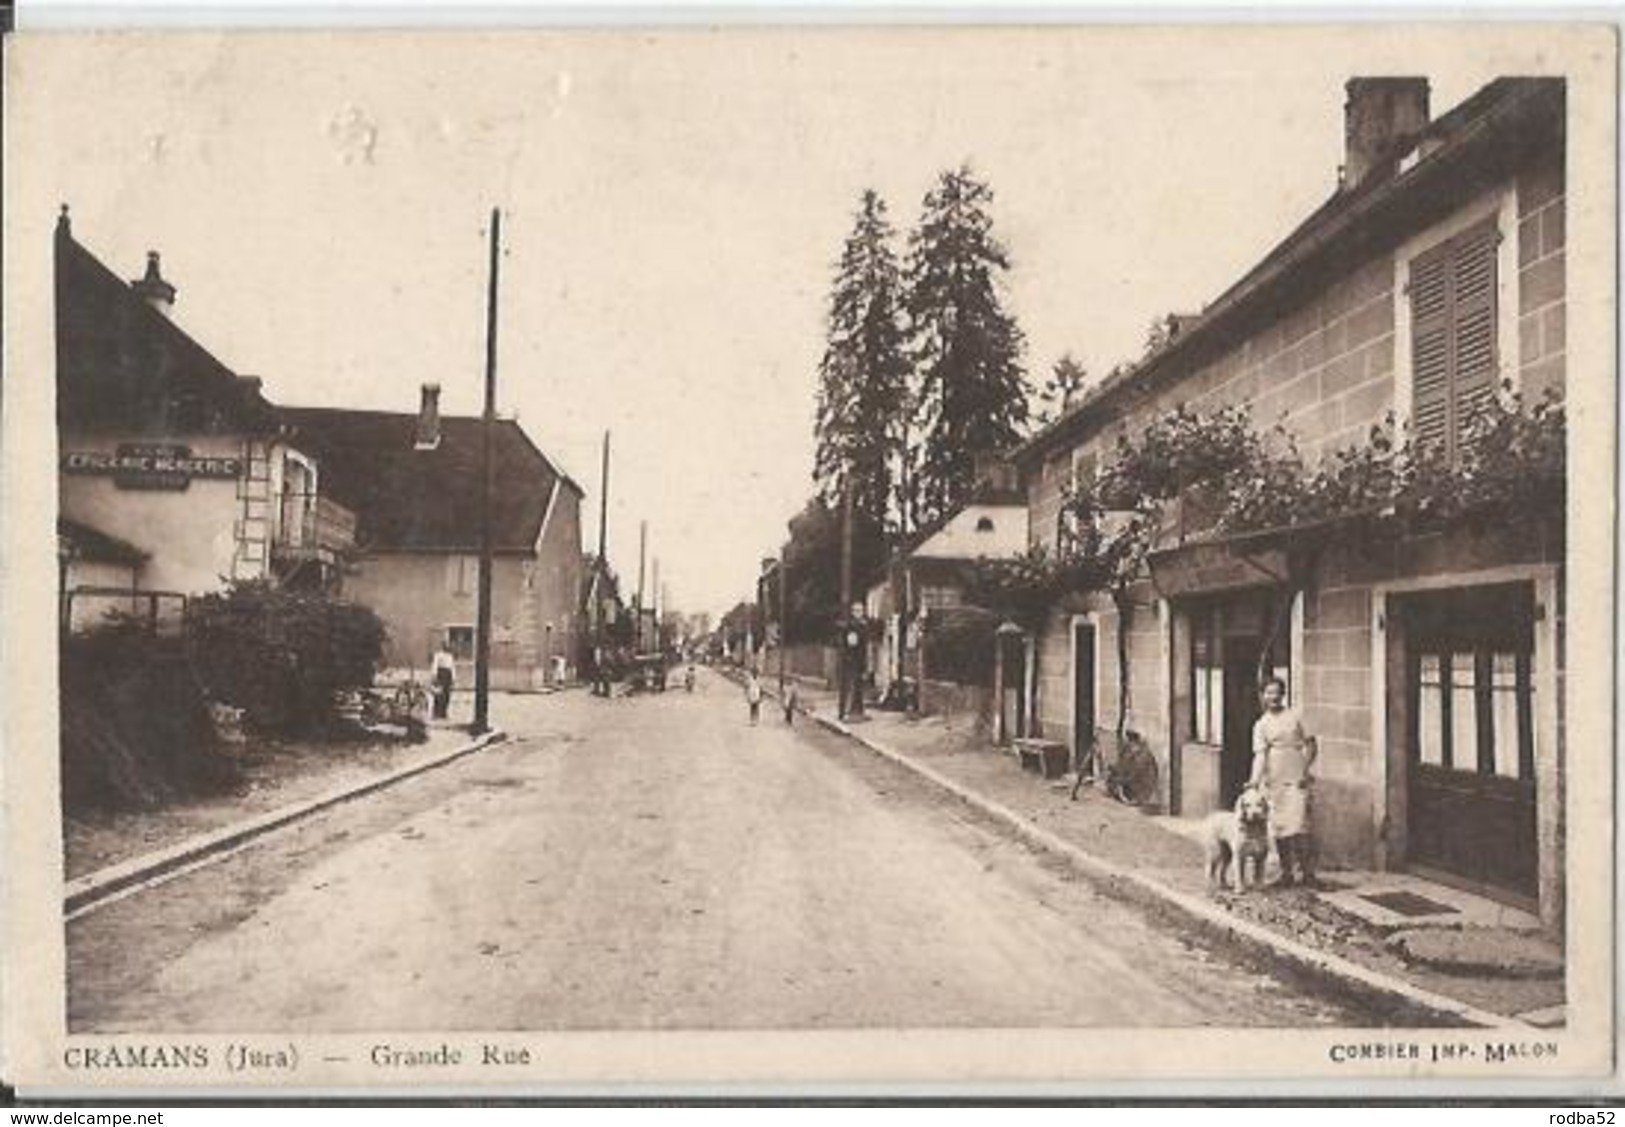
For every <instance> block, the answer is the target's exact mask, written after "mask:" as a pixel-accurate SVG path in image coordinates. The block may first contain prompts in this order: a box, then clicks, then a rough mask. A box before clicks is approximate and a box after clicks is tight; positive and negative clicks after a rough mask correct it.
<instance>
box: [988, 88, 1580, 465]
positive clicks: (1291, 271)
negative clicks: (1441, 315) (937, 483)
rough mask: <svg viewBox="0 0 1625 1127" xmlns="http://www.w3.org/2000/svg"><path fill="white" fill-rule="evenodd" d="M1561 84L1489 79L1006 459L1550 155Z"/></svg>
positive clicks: (1087, 423) (1039, 448) (1161, 379)
mask: <svg viewBox="0 0 1625 1127" xmlns="http://www.w3.org/2000/svg"><path fill="white" fill-rule="evenodd" d="M1565 103H1566V84H1565V81H1564V80H1563V79H1561V78H1498V79H1496V80H1495V81H1494V82H1491V83H1490V84H1489V85H1487V86H1485V87H1484V88H1483V89H1481V90H1479V91H1478V92H1477V93H1476V94H1474V95H1473V96H1472V97H1470V98H1468V99H1467V100H1466V101H1464V102H1462V103H1461V104H1460V105H1458V106H1456V107H1455V108H1454V109H1452V110H1451V111H1449V112H1448V113H1446V114H1444V115H1443V116H1441V117H1439V118H1437V119H1435V120H1434V121H1433V122H1431V123H1430V124H1429V125H1428V126H1427V128H1426V129H1424V130H1423V131H1422V132H1421V133H1420V134H1418V135H1417V136H1416V137H1415V138H1414V139H1413V140H1412V142H1411V143H1410V144H1409V145H1408V146H1407V147H1405V148H1403V149H1400V150H1397V151H1395V152H1393V153H1390V154H1389V156H1388V157H1387V158H1386V160H1385V162H1384V166H1383V167H1382V168H1380V169H1375V170H1373V171H1372V172H1371V173H1369V174H1368V175H1367V176H1366V177H1365V178H1364V179H1363V180H1361V181H1360V182H1359V183H1358V184H1357V185H1355V186H1354V187H1352V188H1344V187H1341V186H1340V187H1339V188H1338V189H1337V190H1336V191H1334V192H1333V193H1332V195H1331V196H1330V197H1329V198H1328V199H1327V200H1326V201H1325V202H1324V203H1322V204H1321V205H1320V206H1319V207H1318V208H1316V209H1315V210H1314V211H1313V212H1311V213H1310V214H1309V216H1308V217H1307V218H1306V219H1304V220H1303V221H1302V222H1301V223H1299V224H1298V226H1297V227H1295V228H1294V229H1293V230H1292V231H1291V232H1290V233H1289V234H1288V235H1287V236H1286V237H1285V238H1284V239H1282V240H1281V241H1280V242H1279V243H1277V244H1276V246H1275V247H1274V249H1272V250H1271V251H1270V252H1269V253H1268V254H1267V255H1265V256H1264V259H1263V260H1262V261H1261V262H1259V264H1258V265H1257V266H1254V267H1253V268H1252V269H1251V270H1249V271H1248V272H1247V273H1246V274H1244V275H1242V277H1241V278H1240V279H1238V280H1237V281H1236V282H1235V283H1233V284H1232V285H1231V286H1230V287H1229V288H1228V289H1226V290H1225V291H1224V292H1223V293H1221V294H1220V295H1219V296H1218V297H1217V298H1215V299H1214V300H1213V302H1212V303H1211V304H1210V305H1208V307H1207V308H1206V309H1204V310H1203V311H1202V313H1201V314H1200V315H1198V316H1196V317H1194V318H1182V319H1181V323H1180V331H1179V332H1178V333H1176V334H1175V335H1174V337H1173V338H1172V340H1171V341H1170V342H1169V343H1168V345H1167V346H1166V347H1164V348H1162V349H1161V350H1159V351H1157V352H1155V353H1153V354H1152V355H1150V356H1148V357H1146V358H1145V359H1144V360H1142V361H1140V362H1139V363H1137V364H1132V365H1130V366H1128V367H1125V368H1122V369H1120V370H1118V371H1116V372H1114V373H1113V374H1112V375H1109V376H1107V377H1106V378H1105V379H1104V380H1102V381H1101V382H1100V383H1098V384H1095V385H1094V386H1093V387H1092V388H1090V389H1089V390H1088V391H1086V392H1085V393H1084V394H1083V395H1082V396H1081V397H1080V398H1079V399H1078V401H1077V402H1076V403H1075V404H1073V406H1072V407H1071V408H1070V409H1069V410H1067V411H1066V412H1065V413H1064V414H1062V415H1061V417H1060V418H1058V419H1056V420H1055V421H1054V422H1052V423H1050V424H1049V425H1048V426H1046V427H1044V428H1043V429H1041V430H1039V431H1038V433H1036V434H1034V435H1033V436H1032V437H1030V438H1028V439H1027V441H1026V442H1024V443H1023V444H1022V445H1021V446H1020V447H1018V448H1017V449H1016V451H1015V452H1014V454H1013V455H1012V457H1013V458H1014V459H1015V460H1016V461H1017V462H1018V464H1021V465H1022V466H1024V467H1030V466H1031V465H1032V464H1033V463H1034V462H1035V461H1036V460H1037V459H1040V458H1042V457H1044V456H1045V455H1046V454H1048V453H1049V452H1050V451H1052V450H1055V449H1056V448H1058V447H1062V446H1065V445H1067V444H1068V443H1069V442H1072V441H1075V440H1076V439H1077V438H1079V437H1081V436H1082V435H1083V434H1084V433H1086V432H1087V431H1088V430H1089V429H1091V427H1092V426H1094V425H1096V424H1097V423H1098V422H1099V421H1101V420H1102V418H1103V416H1105V415H1107V414H1109V413H1110V412H1111V411H1112V410H1113V409H1114V408H1115V407H1117V406H1118V405H1119V404H1122V403H1123V402H1124V401H1125V400H1129V399H1132V398H1133V397H1134V396H1136V395H1138V394H1144V393H1150V392H1151V391H1153V390H1154V389H1155V388H1157V387H1160V386H1162V385H1164V384H1166V383H1168V382H1171V381H1173V380H1177V379H1178V378H1179V377H1180V376H1182V375H1185V374H1187V373H1189V372H1191V371H1193V370H1194V369H1195V368H1196V367H1197V366H1199V365H1201V364H1203V363H1205V362H1206V361H1207V360H1209V359H1211V358H1213V357H1214V356H1217V355H1219V354H1221V353H1222V352H1223V350H1224V349H1226V348H1230V347H1234V346H1235V345H1237V344H1239V343H1240V342H1241V341H1243V340H1245V339H1246V337H1247V335H1248V334H1249V333H1251V332H1253V331H1255V330H1256V329H1257V327H1258V326H1259V325H1260V324H1261V323H1263V322H1267V321H1268V320H1269V319H1271V318H1274V317H1279V316H1281V315H1282V314H1283V312H1284V311H1285V310H1286V309H1288V308H1290V307H1292V306H1293V305H1294V304H1295V303H1296V302H1299V301H1301V300H1303V299H1304V298H1305V297H1306V296H1309V295H1310V294H1312V293H1314V292H1316V290H1317V287H1319V286H1321V285H1324V284H1325V283H1326V281H1328V280H1329V279H1330V278H1331V277H1332V276H1333V275H1335V274H1336V273H1337V272H1338V271H1339V270H1340V269H1341V268H1343V267H1346V266H1347V265H1349V264H1350V263H1351V262H1352V261H1354V260H1356V259H1358V260H1364V259H1365V258H1366V257H1369V256H1371V255H1375V254H1378V253H1381V252H1382V251H1383V250H1385V249H1388V248H1390V247H1392V246H1395V245H1397V244H1398V243H1400V242H1402V241H1403V240H1404V239H1405V238H1406V237H1408V236H1409V235H1410V234H1412V233H1413V232H1415V231H1419V230H1423V229H1425V228H1426V227H1427V226H1429V225H1430V224H1432V223H1434V222H1436V221H1437V220H1438V219H1440V218H1442V217H1443V216H1444V215H1446V214H1448V213H1449V212H1450V211H1451V210H1452V209H1453V208H1456V207H1459V206H1460V205H1461V204H1462V203H1464V202H1465V201H1466V199H1468V198H1470V197H1471V196H1472V195H1474V194H1476V193H1478V192H1479V191H1481V190H1482V189H1483V188H1484V187H1485V186H1486V185H1488V184H1490V183H1493V182H1495V181H1497V180H1501V179H1504V178H1506V177H1507V176H1509V175H1512V174H1513V173H1514V172H1516V171H1517V170H1518V169H1520V168H1522V167H1524V166H1526V165H1527V164H1528V163H1529V162H1530V161H1531V160H1533V159H1535V158H1536V157H1538V156H1540V155H1541V154H1542V153H1547V152H1550V151H1551V149H1552V147H1553V146H1554V145H1561V143H1562V139H1563V135H1564V134H1563V131H1564V109H1565Z"/></svg>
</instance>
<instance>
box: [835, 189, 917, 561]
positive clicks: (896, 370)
mask: <svg viewBox="0 0 1625 1127" xmlns="http://www.w3.org/2000/svg"><path fill="white" fill-rule="evenodd" d="M895 238H896V236H895V232H894V231H893V229H892V226H891V224H890V222H889V221H888V220H887V218H886V205H885V202H884V201H883V200H881V198H880V197H879V196H878V195H877V194H876V193H875V192H874V191H872V190H871V191H865V192H864V193H863V197H862V200H861V202H860V204H859V207H858V213H857V216H856V218H855V220H854V225H853V228H852V233H851V234H850V235H848V236H847V240H846V245H845V248H844V249H843V251H842V253H841V261H840V266H839V267H838V269H837V271H836V275H835V283H834V286H833V289H832V292H831V294H830V310H829V325H828V340H827V343H826V345H825V348H824V356H823V359H822V360H821V361H820V362H819V365H818V375H819V388H818V413H817V420H816V423H815V434H816V436H817V442H818V446H817V453H816V456H815V461H814V466H813V477H814V480H815V481H817V483H818V485H819V489H820V493H821V496H822V497H823V500H824V502H825V503H826V504H827V505H831V506H833V505H837V504H839V503H840V496H841V489H842V487H843V483H844V482H845V481H846V480H847V479H848V477H850V481H851V489H852V503H853V507H854V508H855V509H856V510H857V511H858V512H860V513H862V514H863V515H864V517H865V518H866V520H865V524H866V526H869V527H874V528H880V529H887V528H892V529H895V528H896V527H897V526H898V524H899V523H900V513H899V510H897V509H894V501H895V500H896V495H897V492H898V488H899V483H898V478H899V476H900V471H901V469H902V458H903V448H904V423H905V419H904V416H905V412H906V409H907V404H908V379H909V363H908V356H907V354H906V350H905V339H904V334H903V324H902V311H901V301H902V295H901V288H902V279H901V273H900V270H899V268H898V265H897V259H896V255H895V254H894V253H893V250H892V244H893V242H894V240H895Z"/></svg>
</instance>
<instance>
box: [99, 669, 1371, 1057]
mask: <svg viewBox="0 0 1625 1127" xmlns="http://www.w3.org/2000/svg"><path fill="white" fill-rule="evenodd" d="M495 716H496V718H497V720H498V721H499V722H500V723H501V724H502V725H503V726H504V727H505V728H507V729H508V730H509V731H510V732H512V733H514V738H513V739H512V740H511V741H510V742H509V743H507V744H504V745H500V746H499V747H496V748H493V749H491V750H489V751H487V752H483V753H481V754H479V755H476V756H472V757H470V758H468V759H466V760H463V761H462V762H460V763H458V764H456V765H454V766H451V767H448V768H445V769H443V770H441V771H437V772H434V773H431V774H430V775H427V776H424V777H422V778H419V779H416V780H413V781H410V782H407V783H404V784H402V785H400V786H398V787H395V788H393V789H390V790H388V791H384V792H381V793H379V794H377V795H374V796H372V797H370V798H368V799H365V800H363V801H359V802H356V803H353V804H350V805H348V806H344V807H340V808H338V809H335V810H333V811H331V812H330V813H328V814H325V815H322V816H320V817H318V818H315V819H313V820H311V821H310V822H307V823H304V824H302V825H301V826H300V827H298V828H297V829H294V830H291V831H286V832H283V833H281V834H278V835H274V836H272V837H270V838H267V839H265V840H264V841H262V842H260V843H258V844H257V845H255V846H254V847H252V848H250V849H249V850H247V851H245V852H243V853H241V854H238V855H236V856H234V857H231V858H229V859H227V860H225V861H222V862H221V863H219V864H217V865H213V866H211V867H208V868H205V869H202V870H199V871H197V872H194V873H192V874H189V875H187V876H184V877H181V878H179V879H177V880H174V881H172V882H170V883H168V884H165V885H162V886H159V887H157V888H154V889H152V890H149V891H147V892H144V893H142V894H140V895H138V896H134V897H131V898H129V899H126V900H123V901H120V902H117V903H114V904H111V905H109V906H107V907H105V908H103V909H101V910H99V911H97V912H95V913H93V914H91V915H88V916H86V917H84V918H83V919H80V920H76V921H75V922H73V923H72V924H70V925H68V929H69V930H68V938H69V964H70V972H69V973H70V982H69V986H70V991H69V993H70V1005H69V1011H70V1015H69V1019H70V1026H71V1028H72V1029H73V1030H74V1031H75V1032H87V1031H133V1030H139V1029H150V1028H155V1027H160V1028H163V1029H165V1030H182V1029H185V1030H195V1031H215V1032H228V1031H242V1030H250V1029H251V1030H255V1031H262V1032H269V1031H278V1030H298V1031H307V1032H321V1031H332V1032H337V1031H362V1030H412V1029H470V1030H473V1029H479V1030H500V1029H629V1028H630V1029H636V1028H662V1029H682V1028H807V1027H866V1026H868V1027H873V1026H890V1025H908V1026H1029V1025H1074V1026H1189V1025H1201V1024H1222V1025H1255V1026H1298V1025H1329V1024H1340V1025H1350V1024H1366V1023H1369V1022H1370V1021H1371V1020H1372V1018H1371V1017H1370V1015H1367V1014H1364V1013H1362V1012H1360V1011H1358V1010H1357V1009H1353V1008H1350V1007H1349V1006H1347V1005H1344V1004H1340V1003H1336V1002H1332V1001H1327V1000H1325V999H1321V998H1317V997H1315V996H1314V995H1312V994H1309V993H1306V992H1304V991H1302V990H1300V989H1298V988H1296V987H1293V986H1291V985H1288V984H1286V983H1283V982H1279V981H1277V980H1276V979H1274V978H1273V977H1271V976H1270V975H1269V974H1267V973H1264V972H1261V971H1259V970H1255V969H1249V968H1247V967H1245V966H1243V965H1242V964H1240V963H1239V962H1237V961H1236V960H1235V959H1233V958H1232V957H1231V956H1230V955H1229V954H1228V953H1226V952H1223V951H1215V950H1212V949H1208V948H1204V947H1202V946H1199V945H1193V944H1192V943H1190V942H1187V941H1185V940H1184V939H1182V938H1181V937H1180V936H1178V935H1176V934H1173V933H1171V932H1169V931H1168V930H1167V928H1166V925H1163V926H1158V925H1156V924H1153V923H1152V922H1151V921H1149V920H1147V919H1146V918H1145V917H1144V916H1142V915H1141V914H1140V913H1139V912H1137V911H1136V910H1134V909H1132V908H1130V907H1127V906H1124V905H1121V904H1119V903H1117V902H1115V901H1113V900H1111V899H1109V898H1106V897H1104V896H1102V895H1100V894H1098V893H1097V892H1095V891H1094V890H1093V889H1092V888H1091V886H1090V885H1089V884H1087V883H1086V882H1084V881H1082V880H1080V879H1078V878H1076V877H1075V876H1073V875H1072V874H1071V873H1069V872H1068V871H1067V870H1066V868H1065V866H1064V865H1061V864H1059V863H1057V862H1054V861H1052V860H1049V859H1046V858H1043V857H1040V856H1038V855H1035V854H1034V853H1032V852H1031V851H1029V850H1028V849H1027V848H1026V847H1025V846H1023V845H1021V844H1019V843H1018V842H1015V841H1013V840H1011V839H1010V838H1009V837H1008V836H1007V835H1006V834H1004V833H1002V832H1001V831H1000V830H999V829H998V828H997V827H995V826H992V825H990V824H988V823H986V822H985V821H984V820H982V819H981V818H980V817H979V816H978V815H976V814H975V813H974V812H972V811H971V810H970V809H969V808H967V807H965V806H963V805H962V804H960V803H958V802H957V801H955V800H952V799H950V798H947V797H945V796H944V795H942V794H941V793H940V792H937V791H935V790H934V789H932V788H931V787H929V786H928V785H927V784H924V783H922V782H920V781H918V780H916V779H915V778H913V777H912V776H910V775H908V774H907V773H905V772H903V771H901V770H900V769H898V768H896V767H893V766H891V765H888V764H886V763H883V762H881V761H879V760H877V759H876V758H874V757H873V756H872V755H870V754H869V753H868V752H866V751H864V750H862V749H861V748H858V747H856V746H854V745H853V744H851V743H850V742H847V741H844V740H842V739H840V738H838V737H835V736H832V735H829V734H827V733H824V732H822V731H819V730H816V729H813V728H812V727H811V726H810V725H807V724H805V722H803V723H801V724H798V726H796V727H795V728H794V729H793V730H792V729H787V728H786V727H785V726H784V725H783V722H782V720H781V719H780V718H779V716H778V714H777V713H775V712H773V711H772V709H771V702H769V705H768V707H766V708H764V710H763V719H762V724H761V726H760V727H755V728H752V727H750V726H748V725H747V723H746V713H745V705H744V701H743V699H742V695H741V694H740V693H739V691H738V690H737V689H736V688H735V687H734V686H732V685H731V684H729V683H727V682H725V681H723V680H722V679H721V678H719V677H715V676H713V675H708V674H702V678H701V683H700V687H699V689H698V690H697V691H696V692H694V693H693V694H687V693H683V692H681V691H674V692H669V693H666V694H664V695H659V696H647V697H635V698H629V699H624V700H616V701H604V700H599V699H596V698H593V697H590V696H588V695H587V694H585V693H583V692H572V693H565V694H558V695H554V696H550V697H539V698H537V697H505V698H499V700H498V701H497V707H496V709H495Z"/></svg>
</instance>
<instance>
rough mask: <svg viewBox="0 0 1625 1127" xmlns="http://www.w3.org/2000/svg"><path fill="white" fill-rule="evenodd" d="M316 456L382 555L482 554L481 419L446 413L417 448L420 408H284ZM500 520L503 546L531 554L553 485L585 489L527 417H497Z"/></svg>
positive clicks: (328, 490) (364, 536) (360, 534)
mask: <svg viewBox="0 0 1625 1127" xmlns="http://www.w3.org/2000/svg"><path fill="white" fill-rule="evenodd" d="M278 414H279V416H280V417H281V419H282V420H283V421H284V422H285V423H287V424H288V425H289V426H291V427H293V428H294V431H295V434H294V441H296V442H297V443H298V444H299V446H300V448H301V449H304V450H308V451H309V452H310V453H311V454H313V455H314V456H315V457H316V459H317V463H318V467H319V468H318V471H317V474H318V481H319V483H320V486H319V487H320V489H321V491H322V492H323V493H324V494H327V495H329V496H331V497H332V498H333V499H334V500H335V501H338V502H339V503H340V504H342V505H345V506H346V507H348V508H350V509H352V510H353V511H354V512H355V514H356V519H357V522H358V523H357V530H356V539H357V543H358V545H359V546H360V547H362V548H364V549H367V550H372V551H430V552H433V551H465V552H471V551H478V550H479V545H480V482H481V465H482V462H481V457H482V442H481V428H482V423H481V420H479V419H477V418H466V417H455V416H454V417H445V418H442V419H441V421H440V443H439V445H437V446H436V447H435V448H434V449H431V450H419V449H415V448H414V442H413V436H414V432H415V430H416V426H417V419H418V416H417V415H416V414H407V413H396V412H388V411H352V410H345V409H340V408H324V407H289V408H282V409H280V410H279V412H278ZM494 437H495V441H494V444H493V451H492V453H493V459H494V468H493V471H492V477H493V480H494V482H495V488H494V490H493V493H492V500H493V503H494V508H493V510H492V525H493V529H494V542H495V546H496V548H497V550H498V551H503V552H517V551H530V550H531V549H532V548H534V546H535V544H536V538H537V536H538V535H539V534H540V532H541V527H542V519H543V517H544V516H545V515H546V512H547V503H548V499H549V498H550V497H551V496H552V493H553V485H554V483H555V482H557V481H560V480H561V479H562V481H563V483H564V487H565V488H566V489H569V490H573V491H574V492H575V494H576V496H577V497H578V498H579V497H580V495H581V490H580V488H579V487H578V486H577V485H576V484H575V482H573V481H571V480H570V479H569V478H568V477H565V476H563V475H562V474H561V473H560V472H559V470H558V468H557V467H555V466H554V465H553V463H552V462H550V461H549V460H548V459H547V457H546V455H544V454H543V453H542V452H541V451H540V450H538V449H537V448H536V445H535V444H534V443H533V442H531V440H530V437H529V436H528V435H526V434H525V432H524V430H523V429H521V428H520V426H519V424H518V423H517V422H514V421H513V420H511V419H501V420H498V422H497V423H496V428H495V436H494Z"/></svg>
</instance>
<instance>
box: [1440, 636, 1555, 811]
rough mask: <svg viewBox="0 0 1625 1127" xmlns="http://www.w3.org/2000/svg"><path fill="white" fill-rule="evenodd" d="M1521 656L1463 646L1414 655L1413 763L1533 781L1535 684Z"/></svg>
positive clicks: (1527, 656) (1491, 649)
mask: <svg viewBox="0 0 1625 1127" xmlns="http://www.w3.org/2000/svg"><path fill="white" fill-rule="evenodd" d="M1530 664H1531V663H1530V658H1529V655H1528V654H1527V653H1520V652H1516V651H1510V650H1500V651H1498V650H1496V649H1495V648H1492V647H1488V646H1479V645H1472V644H1470V643H1469V645H1467V646H1464V647H1462V648H1461V649H1456V650H1442V649H1441V650H1440V651H1436V652H1424V653H1421V654H1418V655H1417V660H1416V664H1415V666H1414V670H1413V673H1412V677H1413V678H1414V688H1413V689H1412V692H1413V693H1414V694H1415V697H1414V699H1415V707H1416V741H1415V746H1416V757H1417V759H1419V760H1420V761H1421V762H1422V763H1423V764H1425V765H1427V766H1429V767H1437V768H1442V769H1445V770H1450V771H1464V772H1467V773H1469V774H1477V775H1494V776H1499V777H1500V778H1504V779H1531V778H1533V777H1534V758H1535V745H1534V725H1533V713H1534V696H1535V691H1534V684H1533V676H1532V672H1533V671H1532V670H1531V668H1530Z"/></svg>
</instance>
